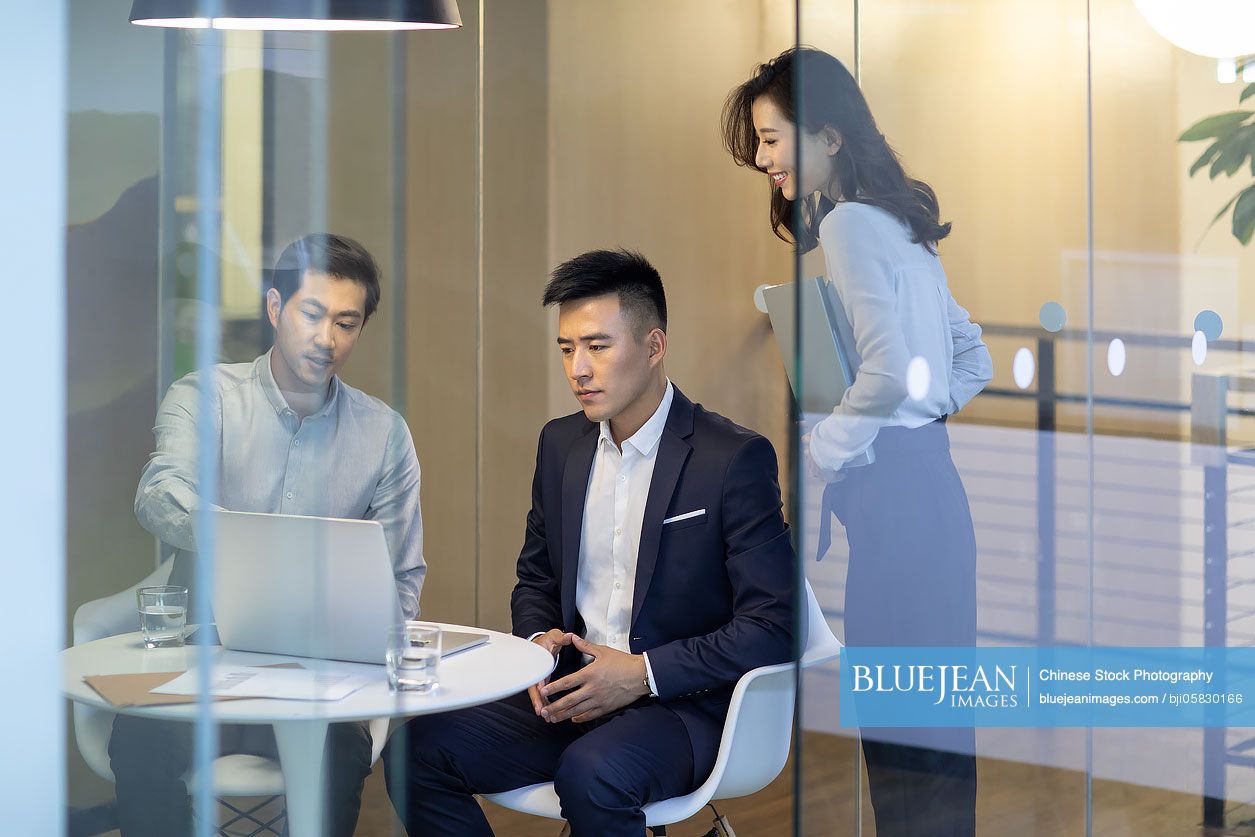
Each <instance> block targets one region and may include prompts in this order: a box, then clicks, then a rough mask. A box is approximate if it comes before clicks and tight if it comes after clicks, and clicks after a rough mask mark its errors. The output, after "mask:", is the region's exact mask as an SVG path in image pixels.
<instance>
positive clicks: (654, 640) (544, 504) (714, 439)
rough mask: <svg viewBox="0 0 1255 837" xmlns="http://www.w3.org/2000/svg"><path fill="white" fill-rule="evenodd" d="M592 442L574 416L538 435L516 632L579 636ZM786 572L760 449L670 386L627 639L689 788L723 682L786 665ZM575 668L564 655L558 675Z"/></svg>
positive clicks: (709, 759) (789, 596)
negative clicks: (676, 733)
mask: <svg viewBox="0 0 1255 837" xmlns="http://www.w3.org/2000/svg"><path fill="white" fill-rule="evenodd" d="M598 436H599V429H598V425H597V424H596V423H595V422H592V421H589V420H588V419H587V418H586V417H585V416H584V414H583V413H582V412H580V413H575V414H573V415H569V416H566V417H564V418H560V419H554V420H553V421H551V422H549V423H548V424H547V425H545V428H544V430H543V431H541V434H540V445H539V449H538V451H537V454H536V474H535V477H534V478H533V481H532V508H531V511H529V512H528V515H527V533H526V538H525V540H524V543H523V550H522V552H521V554H520V555H519V562H518V583H517V585H516V586H515V588H514V594H513V596H512V597H511V603H510V604H511V608H510V609H511V614H512V617H513V629H514V633H515V634H516V635H517V636H521V637H525V638H526V637H529V636H531V635H532V634H534V633H537V632H539V631H547V630H549V629H551V628H562V629H563V630H564V631H571V632H574V633H576V634H579V635H583V633H584V625H583V622H582V621H581V620H580V616H579V612H578V610H577V609H576V604H575V587H576V565H577V564H578V562H579V554H580V537H581V534H582V529H583V521H584V500H585V495H586V493H587V491H588V480H589V475H590V473H591V471H592V466H593V458H594V454H595V452H596V446H597V439H598ZM699 509H705V512H706V513H705V514H703V515H697V516H694V517H689V518H687V519H685V520H679V521H675V522H673V523H667V524H666V525H664V524H663V520H665V519H667V518H670V517H674V516H677V515H683V514H686V513H688V512H692V511H697V510H699ZM794 573H795V562H794V553H793V546H792V543H791V541H790V535H789V528H788V526H786V525H785V522H784V517H783V515H782V514H781V503H780V486H779V481H778V477H777V464H776V454H775V451H774V450H773V449H772V446H771V443H770V442H768V441H767V440H766V439H765V438H763V437H762V436H759V435H758V434H757V433H754V432H752V431H750V430H746V429H745V428H743V427H740V426H738V425H736V424H733V423H732V422H731V421H729V420H728V419H726V418H724V417H723V416H720V415H718V414H717V413H712V412H710V411H708V410H706V409H704V408H703V407H702V406H701V405H700V404H694V403H693V402H691V401H689V400H688V399H687V398H686V397H685V396H684V395H683V394H682V393H681V392H680V391H679V389H678V388H677V389H676V390H675V395H674V398H673V401H672V405H671V412H670V413H669V414H668V416H667V422H666V428H665V429H664V431H663V434H662V439H661V441H660V442H659V447H658V454H657V459H656V461H655V463H654V472H653V478H652V480H651V482H650V487H649V494H648V497H647V499H646V503H645V515H644V519H643V521H642V525H641V537H640V551H639V552H638V554H637V563H636V587H635V593H634V595H633V599H632V620H631V627H630V631H629V637H630V648H631V651H632V653H634V654H639V653H641V652H643V651H644V652H648V653H649V664H650V667H651V669H652V670H653V674H654V681H655V683H656V684H657V688H658V699H659V700H660V701H661V702H662V703H663V704H664V705H666V706H668V707H669V708H671V709H672V710H674V711H675V712H676V713H677V714H678V715H679V716H680V718H681V720H683V721H684V723H685V726H686V728H687V729H688V732H689V737H690V740H691V741H692V744H693V755H694V765H695V769H696V770H697V771H698V776H697V777H696V778H697V779H698V781H701V777H702V776H703V775H704V774H705V773H706V772H709V769H710V767H711V766H712V765H713V763H714V757H715V754H716V751H717V750H718V745H719V736H720V734H721V732H722V729H723V721H724V718H725V716H726V714H727V709H728V703H729V701H730V699H731V695H732V688H733V687H734V686H735V685H736V681H737V680H738V679H739V678H740V677H741V675H742V674H744V673H745V672H747V671H749V670H750V669H753V668H757V667H759V666H763V665H770V664H773V663H780V662H784V661H786V660H790V659H792V658H793V654H794V646H793V597H794V589H795V588H794ZM580 660H581V655H580V654H579V653H578V652H577V651H576V650H575V649H574V648H573V647H568V648H565V649H563V655H562V657H561V658H560V659H559V665H558V673H559V674H562V673H565V672H568V671H572V670H574V669H575V668H576V667H578V666H579V665H580Z"/></svg>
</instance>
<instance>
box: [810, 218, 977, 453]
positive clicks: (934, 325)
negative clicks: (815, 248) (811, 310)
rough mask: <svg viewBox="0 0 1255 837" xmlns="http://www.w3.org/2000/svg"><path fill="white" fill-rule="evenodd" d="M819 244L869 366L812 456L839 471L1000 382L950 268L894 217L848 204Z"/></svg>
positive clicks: (824, 226)
mask: <svg viewBox="0 0 1255 837" xmlns="http://www.w3.org/2000/svg"><path fill="white" fill-rule="evenodd" d="M819 244H820V246H821V247H822V248H823V251H824V263H825V265H826V267H827V274H828V281H829V282H832V283H833V285H834V286H835V287H836V290H837V293H838V294H839V295H840V297H841V304H842V307H843V308H844V309H845V314H846V316H847V318H848V319H849V321H850V326H851V328H852V329H853V331H854V343H855V348H856V350H857V352H858V361H859V365H858V372H857V374H856V376H855V379H854V383H853V384H852V385H851V386H850V387H849V388H848V389H847V390H846V391H845V395H844V396H843V397H842V399H841V403H840V404H839V405H837V407H836V409H834V410H833V411H832V415H830V416H827V417H826V418H825V419H824V420H823V421H821V422H819V423H818V424H817V425H815V427H814V429H813V430H812V431H811V456H812V457H813V458H814V460H815V462H816V463H817V464H818V465H819V466H820V467H822V468H828V469H832V470H836V469H838V468H840V467H841V465H842V464H843V463H845V462H846V461H848V460H850V459H852V458H853V457H855V456H857V455H858V454H860V453H862V452H863V451H865V450H866V449H867V448H868V446H870V445H872V443H873V441H875V438H876V434H877V433H878V432H880V428H881V427H908V428H911V427H920V426H922V425H925V424H927V423H928V422H930V421H934V420H936V419H939V418H941V417H942V416H945V415H949V414H950V413H955V412H958V411H959V409H960V408H961V407H963V405H964V404H966V403H967V402H968V401H970V400H971V399H972V398H973V397H974V396H975V395H976V394H977V393H978V392H980V391H981V389H983V388H984V386H985V384H987V383H988V382H989V380H990V378H992V377H993V361H992V360H991V359H990V356H989V349H988V348H986V346H985V344H984V343H983V342H982V341H981V330H980V326H978V325H976V324H975V323H973V322H972V321H971V320H970V319H969V317H968V313H967V311H965V310H963V308H962V307H960V305H959V304H958V303H957V302H955V299H954V296H952V295H951V293H950V288H949V286H948V285H947V284H946V273H945V271H944V270H942V267H941V260H940V259H938V258H937V256H935V255H934V254H932V253H930V252H928V250H927V249H926V248H925V247H924V246H923V245H922V244H915V243H914V242H912V241H911V233H910V228H909V227H907V226H906V225H905V224H903V223H902V222H901V221H899V220H898V219H897V218H896V217H895V216H894V215H892V214H891V213H889V212H888V211H886V210H884V209H881V208H880V207H877V206H870V205H868V204H863V203H852V202H844V203H838V204H837V205H836V206H835V207H834V208H833V209H832V211H830V212H829V213H828V214H827V215H826V216H824V219H823V221H821V222H820V225H819ZM914 358H922V359H923V361H924V366H921V365H920V364H919V363H918V362H917V364H916V366H917V368H921V369H923V368H926V370H927V372H926V373H925V375H924V378H926V384H927V385H926V387H921V389H922V390H923V391H922V392H920V393H916V394H917V395H922V397H920V398H913V397H909V391H908V386H907V368H908V366H909V365H910V363H911V361H912V359H914ZM924 378H921V379H920V380H919V381H917V384H918V383H924Z"/></svg>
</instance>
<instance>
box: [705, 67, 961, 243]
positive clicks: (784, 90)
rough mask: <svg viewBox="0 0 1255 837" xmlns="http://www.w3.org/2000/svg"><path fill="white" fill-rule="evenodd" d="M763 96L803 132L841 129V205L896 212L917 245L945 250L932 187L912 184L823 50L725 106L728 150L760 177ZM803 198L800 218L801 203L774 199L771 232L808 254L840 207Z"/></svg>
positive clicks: (756, 81)
mask: <svg viewBox="0 0 1255 837" xmlns="http://www.w3.org/2000/svg"><path fill="white" fill-rule="evenodd" d="M760 96H766V97H767V98H768V99H769V100H770V101H771V102H773V103H774V104H775V105H776V107H778V108H780V112H781V113H783V114H784V116H785V118H787V119H788V120H789V121H791V122H793V123H794V124H795V125H797V126H798V129H799V131H802V130H804V131H806V132H807V133H811V134H816V133H819V132H820V131H822V130H823V129H824V128H833V129H835V130H836V131H837V133H839V134H840V135H841V148H840V150H839V151H837V153H836V158H835V159H836V181H837V187H838V188H839V189H840V200H843V201H855V202H858V203H866V204H871V205H872V206H879V207H881V208H882V209H885V210H888V211H889V212H891V213H893V214H894V215H895V216H897V217H898V218H900V219H901V220H902V221H903V222H904V223H906V224H907V225H909V226H910V228H911V240H912V241H914V242H915V243H916V244H922V245H924V246H925V247H927V248H928V251H929V252H930V253H934V254H935V253H936V252H937V242H938V241H940V240H941V239H943V238H945V237H946V236H947V235H949V234H950V224H949V223H945V224H943V223H941V219H940V208H939V207H938V204H937V193H936V192H934V191H933V189H932V187H931V186H929V185H928V184H927V183H925V182H924V181H922V180H916V179H914V178H912V177H907V175H906V172H905V171H904V170H903V169H902V163H901V161H900V160H899V159H898V155H897V153H895V152H894V150H893V149H892V148H890V147H889V143H888V142H887V141H886V140H885V137H884V134H882V133H880V131H879V130H878V129H877V128H876V120H875V119H873V118H872V113H871V110H870V109H869V108H868V107H867V100H866V99H864V98H863V93H862V91H860V90H859V89H858V84H857V83H856V82H855V81H854V77H853V76H852V75H850V72H849V70H847V69H846V68H845V66H844V65H843V64H842V63H841V62H840V61H838V60H837V59H836V58H833V57H832V56H831V55H829V54H828V53H826V52H821V51H819V50H817V49H810V48H808V47H797V48H793V49H788V50H785V51H784V52H782V53H780V54H779V55H777V56H776V57H775V58H773V59H771V60H770V61H768V62H767V63H765V64H760V65H758V67H757V68H756V69H755V71H754V75H753V77H752V78H751V79H750V80H749V81H747V82H745V83H744V84H742V85H741V86H740V87H738V88H736V89H735V90H733V91H732V93H731V94H729V96H728V100H727V102H725V103H724V106H723V142H724V145H725V146H726V147H727V149H728V152H729V153H731V154H732V157H733V158H734V159H735V160H736V162H737V164H738V165H741V166H748V167H750V168H754V169H757V168H758V165H757V163H756V162H755V160H754V158H755V155H756V153H757V151H758V136H757V134H755V133H754V120H753V116H752V113H751V110H752V108H753V105H754V100H755V99H757V98H759V97H760ZM799 139H800V138H799ZM797 165H798V166H799V167H800V166H801V161H800V160H799V161H798V163H797ZM799 197H801V199H802V205H801V207H800V209H801V211H800V212H799V213H796V214H795V212H794V207H793V202H792V201H790V200H788V199H786V198H785V197H784V195H783V194H781V192H780V190H779V189H774V190H773V191H772V195H771V228H772V230H774V231H775V233H776V235H777V236H779V237H780V238H782V239H783V240H785V241H789V242H793V243H795V244H796V245H797V247H798V249H799V250H801V251H802V252H806V251H808V250H811V249H814V247H815V245H816V244H817V243H819V222H820V221H821V220H823V217H824V216H825V215H827V214H828V211H829V210H831V209H832V207H833V203H832V201H831V200H830V199H828V198H827V197H825V196H823V195H820V196H819V197H818V198H815V197H813V196H810V195H802V196H799Z"/></svg>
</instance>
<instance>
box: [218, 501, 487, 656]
mask: <svg viewBox="0 0 1255 837" xmlns="http://www.w3.org/2000/svg"><path fill="white" fill-rule="evenodd" d="M214 522H215V524H216V525H217V529H216V532H215V535H216V548H215V554H216V558H217V560H216V561H215V569H216V571H215V584H214V591H213V606H214V615H215V616H216V618H217V625H218V636H219V637H220V639H221V641H222V645H223V646H224V647H226V648H230V649H233V650H236V651H259V652H264V653H269V654H289V655H292V656H297V657H318V658H322V659H328V660H349V661H352V662H360V663H377V664H382V663H383V661H384V648H385V645H386V644H387V634H388V629H389V628H391V627H392V626H394V625H397V624H399V623H400V621H401V606H400V603H399V601H398V599H397V588H396V582H395V580H394V578H393V575H392V562H391V561H390V560H389V558H388V544H387V541H385V540H384V534H383V526H381V525H380V524H379V523H378V522H376V521H373V520H339V519H336V518H329V517H301V516H297V515H286V514H254V513H250V512H232V511H215V512H214ZM442 639H443V653H444V655H448V654H452V653H456V652H458V651H462V650H465V649H467V648H471V647H473V646H475V645H480V644H483V643H485V642H487V641H488V635H487V634H472V633H463V632H454V631H446V632H444V635H443V637H442Z"/></svg>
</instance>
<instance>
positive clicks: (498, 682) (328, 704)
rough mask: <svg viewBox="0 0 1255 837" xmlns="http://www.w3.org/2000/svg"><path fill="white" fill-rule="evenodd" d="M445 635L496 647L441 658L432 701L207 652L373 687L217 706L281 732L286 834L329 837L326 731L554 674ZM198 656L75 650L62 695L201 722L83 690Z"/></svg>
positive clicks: (469, 699)
mask: <svg viewBox="0 0 1255 837" xmlns="http://www.w3.org/2000/svg"><path fill="white" fill-rule="evenodd" d="M437 624H440V623H437ZM440 626H441V627H442V628H444V629H446V630H451V631H478V632H480V633H486V634H488V635H489V640H488V642H487V644H485V645H480V646H478V647H476V648H470V649H468V650H466V651H462V652H459V653H457V654H453V655H451V656H448V657H445V658H443V659H442V660H441V661H440V687H439V688H438V689H437V690H436V691H435V692H433V693H431V694H427V695H420V694H415V693H413V692H408V693H406V692H398V693H394V692H392V691H391V690H390V689H389V688H388V677H387V673H386V671H385V669H384V666H383V665H382V664H380V665H369V664H365V663H345V662H339V661H335V660H316V659H309V658H305V657H287V656H282V655H276V654H254V653H250V652H245V651H228V650H225V649H223V648H221V647H213V648H211V649H210V651H211V653H212V655H213V658H214V663H215V664H223V665H231V666H236V665H242V666H263V665H272V664H274V663H292V662H296V663H300V664H301V665H302V666H304V667H305V668H307V669H313V670H318V671H335V672H344V673H350V674H355V675H358V676H362V677H365V678H367V679H368V680H369V683H367V685H366V686H364V687H362V688H361V689H358V690H357V691H356V692H354V693H353V694H351V695H349V696H348V697H345V698H343V699H342V700H338V701H300V700H272V699H267V698H261V699H249V700H224V701H215V702H214V703H213V704H212V707H213V719H214V720H215V721H216V722H220V723H226V724H271V725H273V726H274V733H275V741H276V743H277V745H278V750H279V766H280V768H281V769H282V771H283V778H284V787H285V791H284V796H285V798H286V803H287V811H288V830H289V833H290V834H291V835H292V837H305V835H310V837H319V835H321V834H322V804H321V802H322V774H323V757H324V746H325V744H326V739H327V725H328V724H331V723H337V722H340V721H367V720H373V719H375V718H401V717H410V716H414V715H427V714H431V713H436V712H448V711H450V710H454V709H462V708H465V707H468V706H477V705H479V704H484V703H490V702H492V701H494V700H499V699H500V698H503V697H508V696H509V695H513V694H516V693H518V692H521V691H523V690H524V689H526V688H527V687H528V686H531V685H532V684H534V683H537V682H539V681H540V680H541V679H543V678H545V677H547V676H548V675H549V673H550V672H551V671H552V670H553V666H554V660H553V657H552V656H550V654H549V653H548V652H546V651H545V650H544V649H543V648H541V647H540V646H539V645H536V644H535V643H532V642H528V641H527V640H525V639H520V638H518V637H516V636H511V635H510V634H503V633H500V632H498V631H489V630H487V629H484V628H470V627H464V626H462V625H445V624H441V625H440ZM199 650H200V649H199V648H197V647H196V646H190V645H189V646H184V647H182V648H153V649H148V648H145V647H144V645H143V641H142V640H141V639H140V635H139V634H138V633H130V634H121V635H119V636H111V637H106V638H104V639H98V640H96V641H95V642H88V643H84V644H83V645H76V646H73V647H71V648H67V649H66V650H64V651H62V652H61V666H62V669H61V678H62V679H61V682H62V691H63V692H64V693H65V695H66V697H68V698H69V699H70V700H73V701H77V702H80V703H85V704H88V705H91V706H95V707H99V708H101V709H107V710H109V711H110V712H117V713H120V714H128V715H140V716H144V717H148V718H164V719H167V720H184V721H194V720H195V719H196V714H197V706H196V704H194V703H190V704H189V703H185V704H171V705H168V706H123V707H115V706H112V705H110V704H109V703H108V702H107V701H105V700H104V699H103V698H102V697H101V696H100V695H99V694H98V693H97V692H96V691H95V690H94V689H92V688H91V687H90V686H88V685H87V684H86V683H85V682H83V678H84V677H89V676H92V675H96V674H126V673H135V672H158V671H170V672H179V671H186V670H187V669H190V668H194V667H195V666H196V657H197V654H198V652H199Z"/></svg>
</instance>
